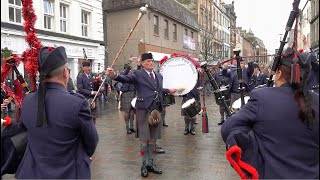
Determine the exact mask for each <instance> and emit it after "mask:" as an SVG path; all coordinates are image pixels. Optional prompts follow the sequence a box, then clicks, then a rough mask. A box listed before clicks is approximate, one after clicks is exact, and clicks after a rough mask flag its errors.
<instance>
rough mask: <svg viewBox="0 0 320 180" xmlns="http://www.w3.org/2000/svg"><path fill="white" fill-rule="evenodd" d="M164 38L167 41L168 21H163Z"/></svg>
mask: <svg viewBox="0 0 320 180" xmlns="http://www.w3.org/2000/svg"><path fill="white" fill-rule="evenodd" d="M163 22H164V28H163V29H164V37H165V38H167V39H169V21H168V20H166V19H165V20H164V21H163Z"/></svg>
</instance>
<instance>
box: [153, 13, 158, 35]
mask: <svg viewBox="0 0 320 180" xmlns="http://www.w3.org/2000/svg"><path fill="white" fill-rule="evenodd" d="M153 33H154V34H157V35H159V17H158V16H153Z"/></svg>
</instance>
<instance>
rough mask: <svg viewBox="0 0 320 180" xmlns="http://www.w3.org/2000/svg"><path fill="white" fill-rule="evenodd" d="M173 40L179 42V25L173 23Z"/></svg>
mask: <svg viewBox="0 0 320 180" xmlns="http://www.w3.org/2000/svg"><path fill="white" fill-rule="evenodd" d="M173 40H174V41H177V40H178V32H177V24H175V23H173Z"/></svg>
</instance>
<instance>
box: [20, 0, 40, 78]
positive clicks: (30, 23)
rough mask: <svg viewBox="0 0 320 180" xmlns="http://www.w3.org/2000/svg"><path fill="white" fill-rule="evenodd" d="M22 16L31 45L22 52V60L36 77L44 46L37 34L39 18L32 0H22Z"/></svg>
mask: <svg viewBox="0 0 320 180" xmlns="http://www.w3.org/2000/svg"><path fill="white" fill-rule="evenodd" d="M21 3H22V5H23V8H22V16H23V19H24V20H25V21H24V31H25V32H26V35H27V36H26V42H27V43H28V45H29V47H30V48H29V49H27V50H26V51H24V52H23V53H22V55H21V56H22V58H21V59H22V61H23V62H24V64H25V69H26V70H27V72H28V75H29V76H30V77H31V78H35V77H36V73H37V71H38V61H37V59H38V53H39V51H40V49H41V47H42V44H41V42H40V41H39V40H38V38H37V35H36V29H35V27H34V25H35V22H36V20H37V16H36V14H35V12H34V9H33V4H32V0H22V1H21Z"/></svg>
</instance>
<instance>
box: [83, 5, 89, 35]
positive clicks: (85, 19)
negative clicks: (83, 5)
mask: <svg viewBox="0 0 320 180" xmlns="http://www.w3.org/2000/svg"><path fill="white" fill-rule="evenodd" d="M81 14H82V15H81V30H82V36H86V37H88V29H89V13H87V12H85V11H82V13H81Z"/></svg>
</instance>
